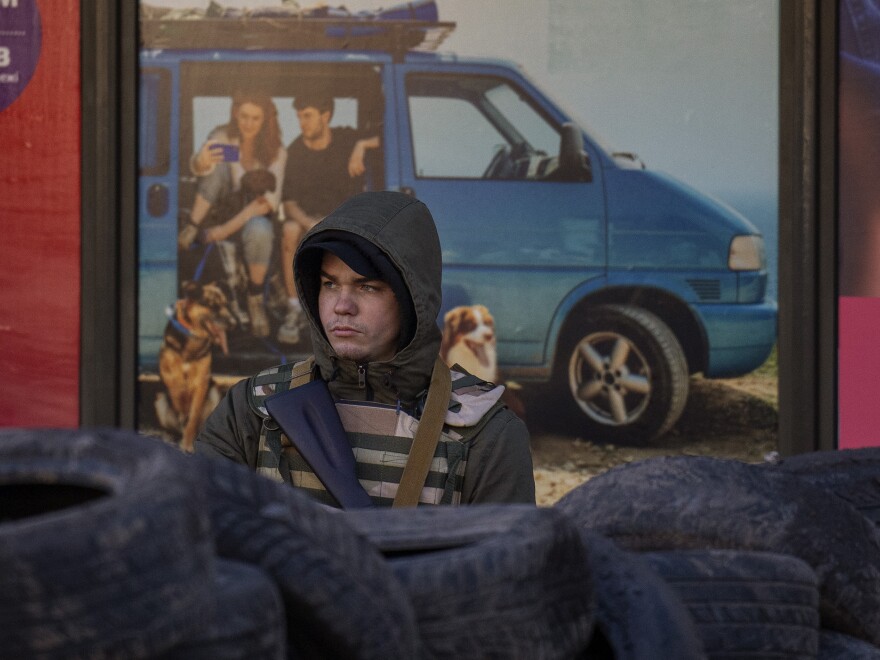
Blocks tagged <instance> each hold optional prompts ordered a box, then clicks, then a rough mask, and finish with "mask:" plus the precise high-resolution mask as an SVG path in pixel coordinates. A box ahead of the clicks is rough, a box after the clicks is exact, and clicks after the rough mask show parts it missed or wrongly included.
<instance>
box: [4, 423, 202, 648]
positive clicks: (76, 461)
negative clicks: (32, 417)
mask: <svg viewBox="0 0 880 660" xmlns="http://www.w3.org/2000/svg"><path fill="white" fill-rule="evenodd" d="M182 458H183V455H182V454H181V453H180V452H179V451H178V450H176V449H175V448H173V447H171V446H169V445H165V444H164V443H162V442H161V441H158V440H153V439H149V438H145V437H140V436H137V435H136V434H134V433H131V432H125V431H110V430H106V431H97V430H95V431H85V430H81V431H78V430H48V429H46V430H40V429H34V430H10V429H6V430H0V566H2V567H3V570H0V649H2V654H3V655H4V657H10V658H23V657H40V658H81V657H90V658H110V657H118V658H147V657H156V656H158V655H160V654H161V653H162V652H164V651H165V650H167V649H169V648H171V647H172V646H174V645H175V644H177V643H178V642H180V641H181V640H184V639H187V638H189V637H191V636H193V635H197V634H199V633H200V632H201V631H202V630H204V629H205V627H206V626H207V625H208V622H209V621H210V620H211V618H212V616H213V609H212V602H213V601H212V599H211V593H210V589H211V584H212V582H213V571H214V555H213V546H212V541H211V535H210V531H209V524H208V517H207V506H206V504H205V500H204V497H203V495H202V494H201V493H200V492H196V491H198V489H197V488H193V485H192V484H190V483H187V482H186V481H185V480H184V479H182V478H181V475H182V471H181V470H180V469H178V468H179V465H180V460H179V459H182Z"/></svg>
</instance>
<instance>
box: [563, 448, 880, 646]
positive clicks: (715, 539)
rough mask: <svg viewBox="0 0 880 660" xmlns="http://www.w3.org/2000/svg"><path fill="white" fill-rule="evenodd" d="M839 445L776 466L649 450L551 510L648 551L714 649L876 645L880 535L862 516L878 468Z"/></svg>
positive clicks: (879, 637)
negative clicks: (657, 455) (646, 455)
mask: <svg viewBox="0 0 880 660" xmlns="http://www.w3.org/2000/svg"><path fill="white" fill-rule="evenodd" d="M834 453H835V454H838V455H837V456H835V457H832V456H830V455H829V456H825V457H821V458H818V457H814V458H811V459H798V460H791V462H789V463H787V464H786V461H783V462H782V463H779V464H777V465H773V466H761V465H750V464H746V463H741V462H738V461H731V460H722V459H714V458H708V457H666V458H656V459H648V460H645V461H640V462H638V463H632V464H628V465H624V466H619V467H616V468H613V469H611V470H609V471H608V472H606V473H604V474H602V475H599V476H597V477H595V478H593V479H591V480H590V481H588V482H587V483H585V484H583V485H582V486H580V487H578V488H577V489H575V490H573V491H571V492H570V493H569V494H567V495H566V496H565V497H563V498H562V499H561V500H560V501H559V502H558V503H557V504H556V505H555V508H558V509H559V510H561V511H563V512H564V513H565V514H566V515H568V516H569V517H570V518H571V519H572V520H575V521H576V524H577V525H578V527H579V529H580V530H581V531H582V533H590V534H599V535H601V536H603V537H606V538H608V539H610V540H611V541H612V542H614V543H615V544H617V545H619V546H620V547H621V548H623V549H625V550H626V551H629V552H632V553H635V554H637V555H638V556H639V557H640V558H641V559H643V560H645V561H647V562H648V564H649V565H650V566H651V569H652V570H653V571H654V573H656V574H657V575H659V576H660V577H661V578H663V580H664V581H665V582H666V583H667V584H668V585H670V586H671V587H672V588H673V590H674V591H675V592H676V594H677V595H678V597H679V600H680V602H681V603H683V604H684V606H685V607H686V609H687V610H688V612H689V614H690V617H691V619H692V621H693V623H694V625H695V626H696V628H697V631H698V635H699V637H700V640H701V642H702V644H703V647H704V650H705V653H706V655H707V657H710V658H724V657H738V658H741V657H754V658H774V657H779V658H782V657H801V658H817V657H818V658H838V657H841V658H842V657H866V658H867V657H880V534H878V530H877V528H876V526H875V524H874V521H873V520H872V519H871V518H869V517H867V516H866V515H864V514H865V513H866V512H868V510H869V509H871V506H870V503H871V502H872V501H873V502H875V503H876V498H872V497H870V496H867V495H866V493H869V492H873V488H872V487H871V486H870V485H869V484H868V483H866V482H870V481H872V479H873V478H875V477H876V476H877V475H874V477H869V476H868V472H869V471H870V470H869V469H868V468H867V467H866V465H865V464H866V463H867V462H868V461H866V460H864V458H865V457H861V459H857V458H856V457H853V459H856V460H850V459H846V458H845V457H844V456H843V455H841V454H842V453H841V452H834ZM829 461H830V462H831V463H833V464H834V466H835V467H834V469H833V470H829V466H828V462H829ZM843 465H849V467H848V468H844V467H842V466H843ZM853 465H858V467H853ZM878 465H880V461H878ZM835 470H836V471H838V472H839V471H846V470H850V471H852V472H853V473H858V475H860V476H859V478H858V479H855V478H854V476H853V475H851V476H850V478H843V477H841V476H840V475H839V474H838V475H835V476H830V474H829V473H833V472H834V471H835ZM859 479H861V481H862V482H863V483H861V484H860V485H855V484H853V481H858V480H859ZM835 489H838V490H841V491H845V493H846V494H847V497H848V499H847V498H845V497H841V496H838V495H836V494H834V490H835ZM854 492H858V493H860V496H859V497H856V496H855V495H854V494H853V493H854ZM854 500H856V501H857V502H862V503H863V504H864V505H865V508H864V509H859V508H857V507H856V506H854V502H853V501H854ZM871 510H872V509H871ZM842 649H843V650H842ZM874 654H877V655H874Z"/></svg>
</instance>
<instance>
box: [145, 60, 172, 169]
mask: <svg viewBox="0 0 880 660" xmlns="http://www.w3.org/2000/svg"><path fill="white" fill-rule="evenodd" d="M139 97H140V121H139V122H138V123H139V134H138V161H139V166H140V171H141V174H142V175H145V176H161V175H163V174H165V173H166V172H168V168H169V166H170V160H171V158H170V156H171V154H170V153H169V137H168V136H169V132H170V130H171V76H170V74H169V73H168V71H167V70H165V69H149V68H144V69H141V79H140V95H139Z"/></svg>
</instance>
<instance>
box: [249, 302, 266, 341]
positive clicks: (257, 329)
mask: <svg viewBox="0 0 880 660" xmlns="http://www.w3.org/2000/svg"><path fill="white" fill-rule="evenodd" d="M247 306H248V315H249V316H250V317H251V334H252V335H253V336H254V337H268V336H269V317H268V316H266V309H265V308H264V307H263V294H261V293H257V294H254V295H252V296H250V295H249V296H248V297H247Z"/></svg>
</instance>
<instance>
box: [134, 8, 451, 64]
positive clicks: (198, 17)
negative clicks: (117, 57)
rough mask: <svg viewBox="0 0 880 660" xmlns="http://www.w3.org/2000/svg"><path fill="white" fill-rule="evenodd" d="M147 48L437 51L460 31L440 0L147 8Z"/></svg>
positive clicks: (144, 14) (144, 44)
mask: <svg viewBox="0 0 880 660" xmlns="http://www.w3.org/2000/svg"><path fill="white" fill-rule="evenodd" d="M141 7H142V9H141V20H140V40H141V47H142V48H157V49H167V48H182V49H220V50H227V49H229V50H339V49H347V50H383V51H391V52H395V53H400V52H404V51H407V50H436V49H437V48H438V47H439V46H440V44H441V43H442V42H443V40H444V39H445V38H446V37H447V35H449V34H450V33H451V32H452V30H453V29H455V23H454V22H443V21H440V20H439V18H438V13H437V4H436V2H435V0H420V1H417V2H407V3H403V4H400V5H395V6H392V7H389V8H388V9H379V10H376V11H371V12H367V11H361V12H356V13H352V12H349V11H348V10H347V9H345V8H344V7H340V8H333V7H326V6H319V7H314V8H304V9H297V10H291V9H290V8H287V7H284V6H279V7H277V8H274V7H261V8H258V9H251V10H241V9H224V8H223V7H221V6H220V5H218V4H216V3H212V4H211V6H210V7H209V8H208V10H207V11H202V10H194V9H191V10H185V11H183V12H180V11H178V12H173V11H165V10H162V9H160V8H155V7H150V6H149V5H144V4H142V5H141Z"/></svg>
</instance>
